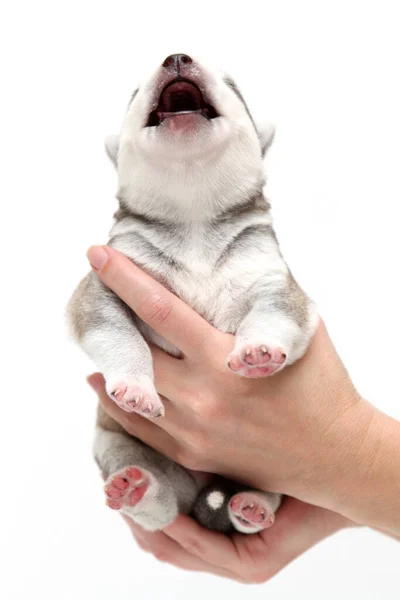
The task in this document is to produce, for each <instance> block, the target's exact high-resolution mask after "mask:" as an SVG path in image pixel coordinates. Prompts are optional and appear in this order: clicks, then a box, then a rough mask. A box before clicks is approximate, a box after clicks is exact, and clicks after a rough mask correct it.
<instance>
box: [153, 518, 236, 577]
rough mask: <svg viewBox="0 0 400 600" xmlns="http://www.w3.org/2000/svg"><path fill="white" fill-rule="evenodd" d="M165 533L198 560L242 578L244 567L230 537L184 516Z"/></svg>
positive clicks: (165, 530)
mask: <svg viewBox="0 0 400 600" xmlns="http://www.w3.org/2000/svg"><path fill="white" fill-rule="evenodd" d="M164 532H165V533H166V534H167V536H168V537H170V538H172V539H173V540H175V542H177V543H178V544H179V545H180V546H182V548H184V549H185V550H186V551H187V552H189V553H190V554H193V555H194V556H196V557H197V558H200V559H202V560H205V561H206V562H208V563H210V564H213V565H218V566H219V567H222V568H224V569H228V570H230V571H233V572H235V573H236V574H238V575H240V576H241V572H242V569H243V565H242V564H241V563H240V561H239V560H238V556H237V552H236V549H235V545H234V544H233V543H232V540H231V539H230V538H229V537H228V536H226V535H223V534H222V533H217V532H215V531H210V530H208V529H205V528H204V527H202V526H201V525H199V524H198V523H196V521H194V520H193V519H191V518H189V517H186V516H184V515H180V516H179V517H178V518H177V519H176V521H174V523H172V525H169V526H168V527H166V528H165V529H164Z"/></svg>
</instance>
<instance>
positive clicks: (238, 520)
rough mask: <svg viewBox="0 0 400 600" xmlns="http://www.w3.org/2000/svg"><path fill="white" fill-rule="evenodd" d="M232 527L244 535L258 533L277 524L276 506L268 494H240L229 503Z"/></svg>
mask: <svg viewBox="0 0 400 600" xmlns="http://www.w3.org/2000/svg"><path fill="white" fill-rule="evenodd" d="M228 511H229V517H230V520H231V522H232V525H233V526H234V528H235V529H236V530H237V531H240V532H242V533H257V532H258V531H261V530H262V529H267V528H268V527H271V526H272V525H273V524H274V522H275V514H274V506H273V503H272V502H271V501H270V500H269V499H268V497H267V496H266V494H263V493H260V492H240V493H239V494H236V495H235V496H233V497H232V498H231V499H230V501H229V508H228Z"/></svg>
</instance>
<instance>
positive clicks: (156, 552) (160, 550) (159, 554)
mask: <svg viewBox="0 0 400 600" xmlns="http://www.w3.org/2000/svg"><path fill="white" fill-rule="evenodd" d="M151 553H152V555H153V556H154V558H156V559H157V560H158V561H159V562H165V563H166V562H170V561H171V553H170V552H167V550H166V549H165V548H164V547H162V546H155V547H153V548H152V549H151Z"/></svg>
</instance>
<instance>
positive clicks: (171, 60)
mask: <svg viewBox="0 0 400 600" xmlns="http://www.w3.org/2000/svg"><path fill="white" fill-rule="evenodd" d="M192 62H193V61H192V59H191V58H190V56H188V55H187V54H171V55H170V56H167V58H166V59H165V60H164V62H163V67H166V68H171V67H172V68H173V69H176V70H177V71H179V70H180V69H181V67H183V66H184V65H190V64H191V63H192Z"/></svg>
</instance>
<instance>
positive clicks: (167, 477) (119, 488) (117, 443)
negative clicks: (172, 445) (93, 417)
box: [94, 407, 199, 531]
mask: <svg viewBox="0 0 400 600" xmlns="http://www.w3.org/2000/svg"><path fill="white" fill-rule="evenodd" d="M94 456H95V460H96V462H97V464H98V465H99V468H100V470H101V472H102V474H103V477H104V479H105V488H104V490H105V494H106V503H107V505H108V506H109V507H110V508H113V509H115V510H120V511H121V512H123V513H124V514H126V515H127V516H128V517H130V518H131V519H132V520H133V521H135V523H137V524H138V525H141V526H142V527H143V528H144V529H147V530H149V531H155V530H158V529H162V528H163V527H166V526H167V525H169V524H170V523H172V522H173V521H174V520H175V518H176V517H177V515H178V513H180V512H181V513H189V512H190V510H191V508H192V506H193V503H194V501H195V498H196V496H197V493H198V490H199V486H198V484H197V483H196V481H195V479H194V478H193V477H192V476H191V475H190V474H189V473H188V472H187V471H185V469H183V468H182V467H180V466H179V465H177V464H176V463H174V462H172V461H171V460H169V459H168V458H166V457H165V456H162V455H161V454H159V453H158V452H156V451H155V450H153V449H152V448H149V447H148V446H146V445H144V444H143V443H142V442H140V441H139V440H138V439H136V438H133V437H131V436H129V435H128V434H126V433H125V432H124V431H123V429H122V428H121V427H120V426H119V425H118V424H117V423H116V422H115V421H114V420H113V419H111V417H109V416H108V415H106V413H105V412H104V410H103V409H102V408H101V407H99V413H98V423H97V428H96V435H95V441H94Z"/></svg>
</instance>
